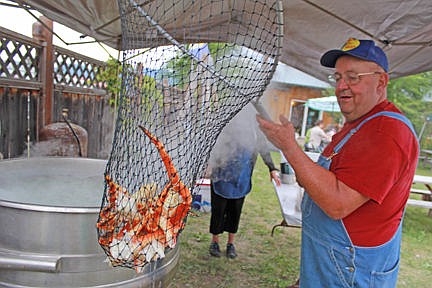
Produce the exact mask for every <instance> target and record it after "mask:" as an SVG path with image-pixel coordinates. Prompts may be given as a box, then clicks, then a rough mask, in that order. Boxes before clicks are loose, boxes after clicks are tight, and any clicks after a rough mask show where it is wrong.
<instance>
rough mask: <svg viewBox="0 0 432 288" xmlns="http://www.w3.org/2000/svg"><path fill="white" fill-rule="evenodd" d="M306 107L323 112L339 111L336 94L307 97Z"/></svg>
mask: <svg viewBox="0 0 432 288" xmlns="http://www.w3.org/2000/svg"><path fill="white" fill-rule="evenodd" d="M306 107H308V108H312V109H315V110H319V111H325V112H340V108H339V105H338V103H337V98H336V96H329V97H321V98H312V99H308V100H307V101H306Z"/></svg>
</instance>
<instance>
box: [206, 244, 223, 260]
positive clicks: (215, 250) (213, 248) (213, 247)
mask: <svg viewBox="0 0 432 288" xmlns="http://www.w3.org/2000/svg"><path fill="white" fill-rule="evenodd" d="M209 251H210V255H211V256H214V257H220V256H221V251H220V248H219V244H218V243H217V242H212V243H211V244H210V250H209Z"/></svg>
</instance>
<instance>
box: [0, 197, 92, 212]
mask: <svg viewBox="0 0 432 288" xmlns="http://www.w3.org/2000/svg"><path fill="white" fill-rule="evenodd" d="M1 207H8V208H14V209H20V210H29V211H40V212H56V213H80V214H95V213H96V214H97V213H99V210H100V207H94V208H89V207H86V208H83V207H66V206H47V205H38V204H25V203H19V202H12V201H6V200H0V209H1Z"/></svg>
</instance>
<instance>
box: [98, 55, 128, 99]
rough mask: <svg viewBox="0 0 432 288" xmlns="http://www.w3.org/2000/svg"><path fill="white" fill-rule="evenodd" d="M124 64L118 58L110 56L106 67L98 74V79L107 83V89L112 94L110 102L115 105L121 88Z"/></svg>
mask: <svg viewBox="0 0 432 288" xmlns="http://www.w3.org/2000/svg"><path fill="white" fill-rule="evenodd" d="M121 74H122V64H121V63H120V61H118V60H117V59H114V58H112V57H110V58H109V59H108V60H107V62H106V66H105V67H104V69H103V70H102V71H101V72H100V73H99V74H98V75H97V77H96V78H97V79H98V81H101V82H104V83H105V89H106V90H107V91H108V94H109V96H110V99H109V104H110V105H114V103H115V99H116V98H118V95H119V92H120V89H121Z"/></svg>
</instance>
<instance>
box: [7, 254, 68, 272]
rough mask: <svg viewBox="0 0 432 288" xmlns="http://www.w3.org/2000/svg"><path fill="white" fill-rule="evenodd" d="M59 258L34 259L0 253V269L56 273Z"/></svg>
mask: <svg viewBox="0 0 432 288" xmlns="http://www.w3.org/2000/svg"><path fill="white" fill-rule="evenodd" d="M59 260H60V258H59V257H49V256H48V257H35V256H34V255H26V254H22V253H20V254H15V255H14V254H12V253H4V252H2V251H0V269H10V270H20V271H37V272H51V273H56V272H58V270H59V263H60V261H59Z"/></svg>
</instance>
